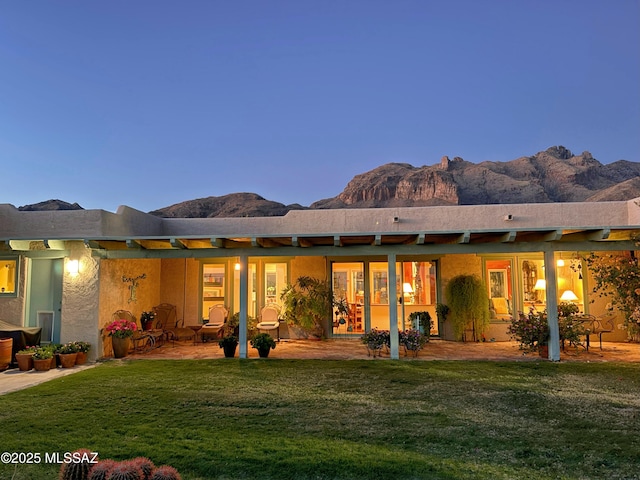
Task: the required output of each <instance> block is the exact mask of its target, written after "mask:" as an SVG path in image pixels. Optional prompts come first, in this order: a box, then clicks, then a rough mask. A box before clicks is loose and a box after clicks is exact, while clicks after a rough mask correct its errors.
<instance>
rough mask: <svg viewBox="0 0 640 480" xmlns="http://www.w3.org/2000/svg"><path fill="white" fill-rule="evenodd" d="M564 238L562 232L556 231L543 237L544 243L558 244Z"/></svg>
mask: <svg viewBox="0 0 640 480" xmlns="http://www.w3.org/2000/svg"><path fill="white" fill-rule="evenodd" d="M561 238H562V230H554V231H552V232H548V233H546V234H544V235H543V236H542V240H543V241H544V242H557V241H558V240H560V239H561Z"/></svg>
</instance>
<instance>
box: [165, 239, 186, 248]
mask: <svg viewBox="0 0 640 480" xmlns="http://www.w3.org/2000/svg"><path fill="white" fill-rule="evenodd" d="M169 244H171V246H172V247H173V248H187V246H186V245H185V244H184V243H182V242H181V241H180V240H179V239H177V238H170V239H169Z"/></svg>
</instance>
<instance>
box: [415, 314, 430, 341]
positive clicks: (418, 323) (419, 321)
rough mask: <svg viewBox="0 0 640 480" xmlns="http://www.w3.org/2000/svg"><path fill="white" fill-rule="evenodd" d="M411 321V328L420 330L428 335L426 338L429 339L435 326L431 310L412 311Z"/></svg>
mask: <svg viewBox="0 0 640 480" xmlns="http://www.w3.org/2000/svg"><path fill="white" fill-rule="evenodd" d="M409 322H411V328H412V329H413V330H418V331H419V332H420V333H423V334H424V335H426V339H427V341H429V335H430V334H431V327H432V326H433V322H432V321H431V314H430V313H429V312H427V311H426V310H424V311H422V312H411V313H410V314H409Z"/></svg>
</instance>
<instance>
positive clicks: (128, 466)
mask: <svg viewBox="0 0 640 480" xmlns="http://www.w3.org/2000/svg"><path fill="white" fill-rule="evenodd" d="M143 478H144V474H143V473H142V469H141V468H140V466H138V464H136V463H134V462H132V461H131V460H125V461H124V462H119V463H116V465H115V466H114V467H113V468H112V469H111V471H110V472H109V475H108V476H107V480H142V479H143Z"/></svg>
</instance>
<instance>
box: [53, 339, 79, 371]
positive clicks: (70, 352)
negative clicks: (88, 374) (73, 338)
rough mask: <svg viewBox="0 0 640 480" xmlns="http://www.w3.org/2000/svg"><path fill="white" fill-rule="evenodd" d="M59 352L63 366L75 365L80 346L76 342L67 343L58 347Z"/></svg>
mask: <svg viewBox="0 0 640 480" xmlns="http://www.w3.org/2000/svg"><path fill="white" fill-rule="evenodd" d="M57 353H58V355H59V356H60V366H61V367H62V368H71V367H73V366H75V364H76V357H77V356H78V346H77V345H76V344H75V343H74V342H69V343H65V344H64V345H62V346H61V347H60V348H59V349H58V351H57Z"/></svg>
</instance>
